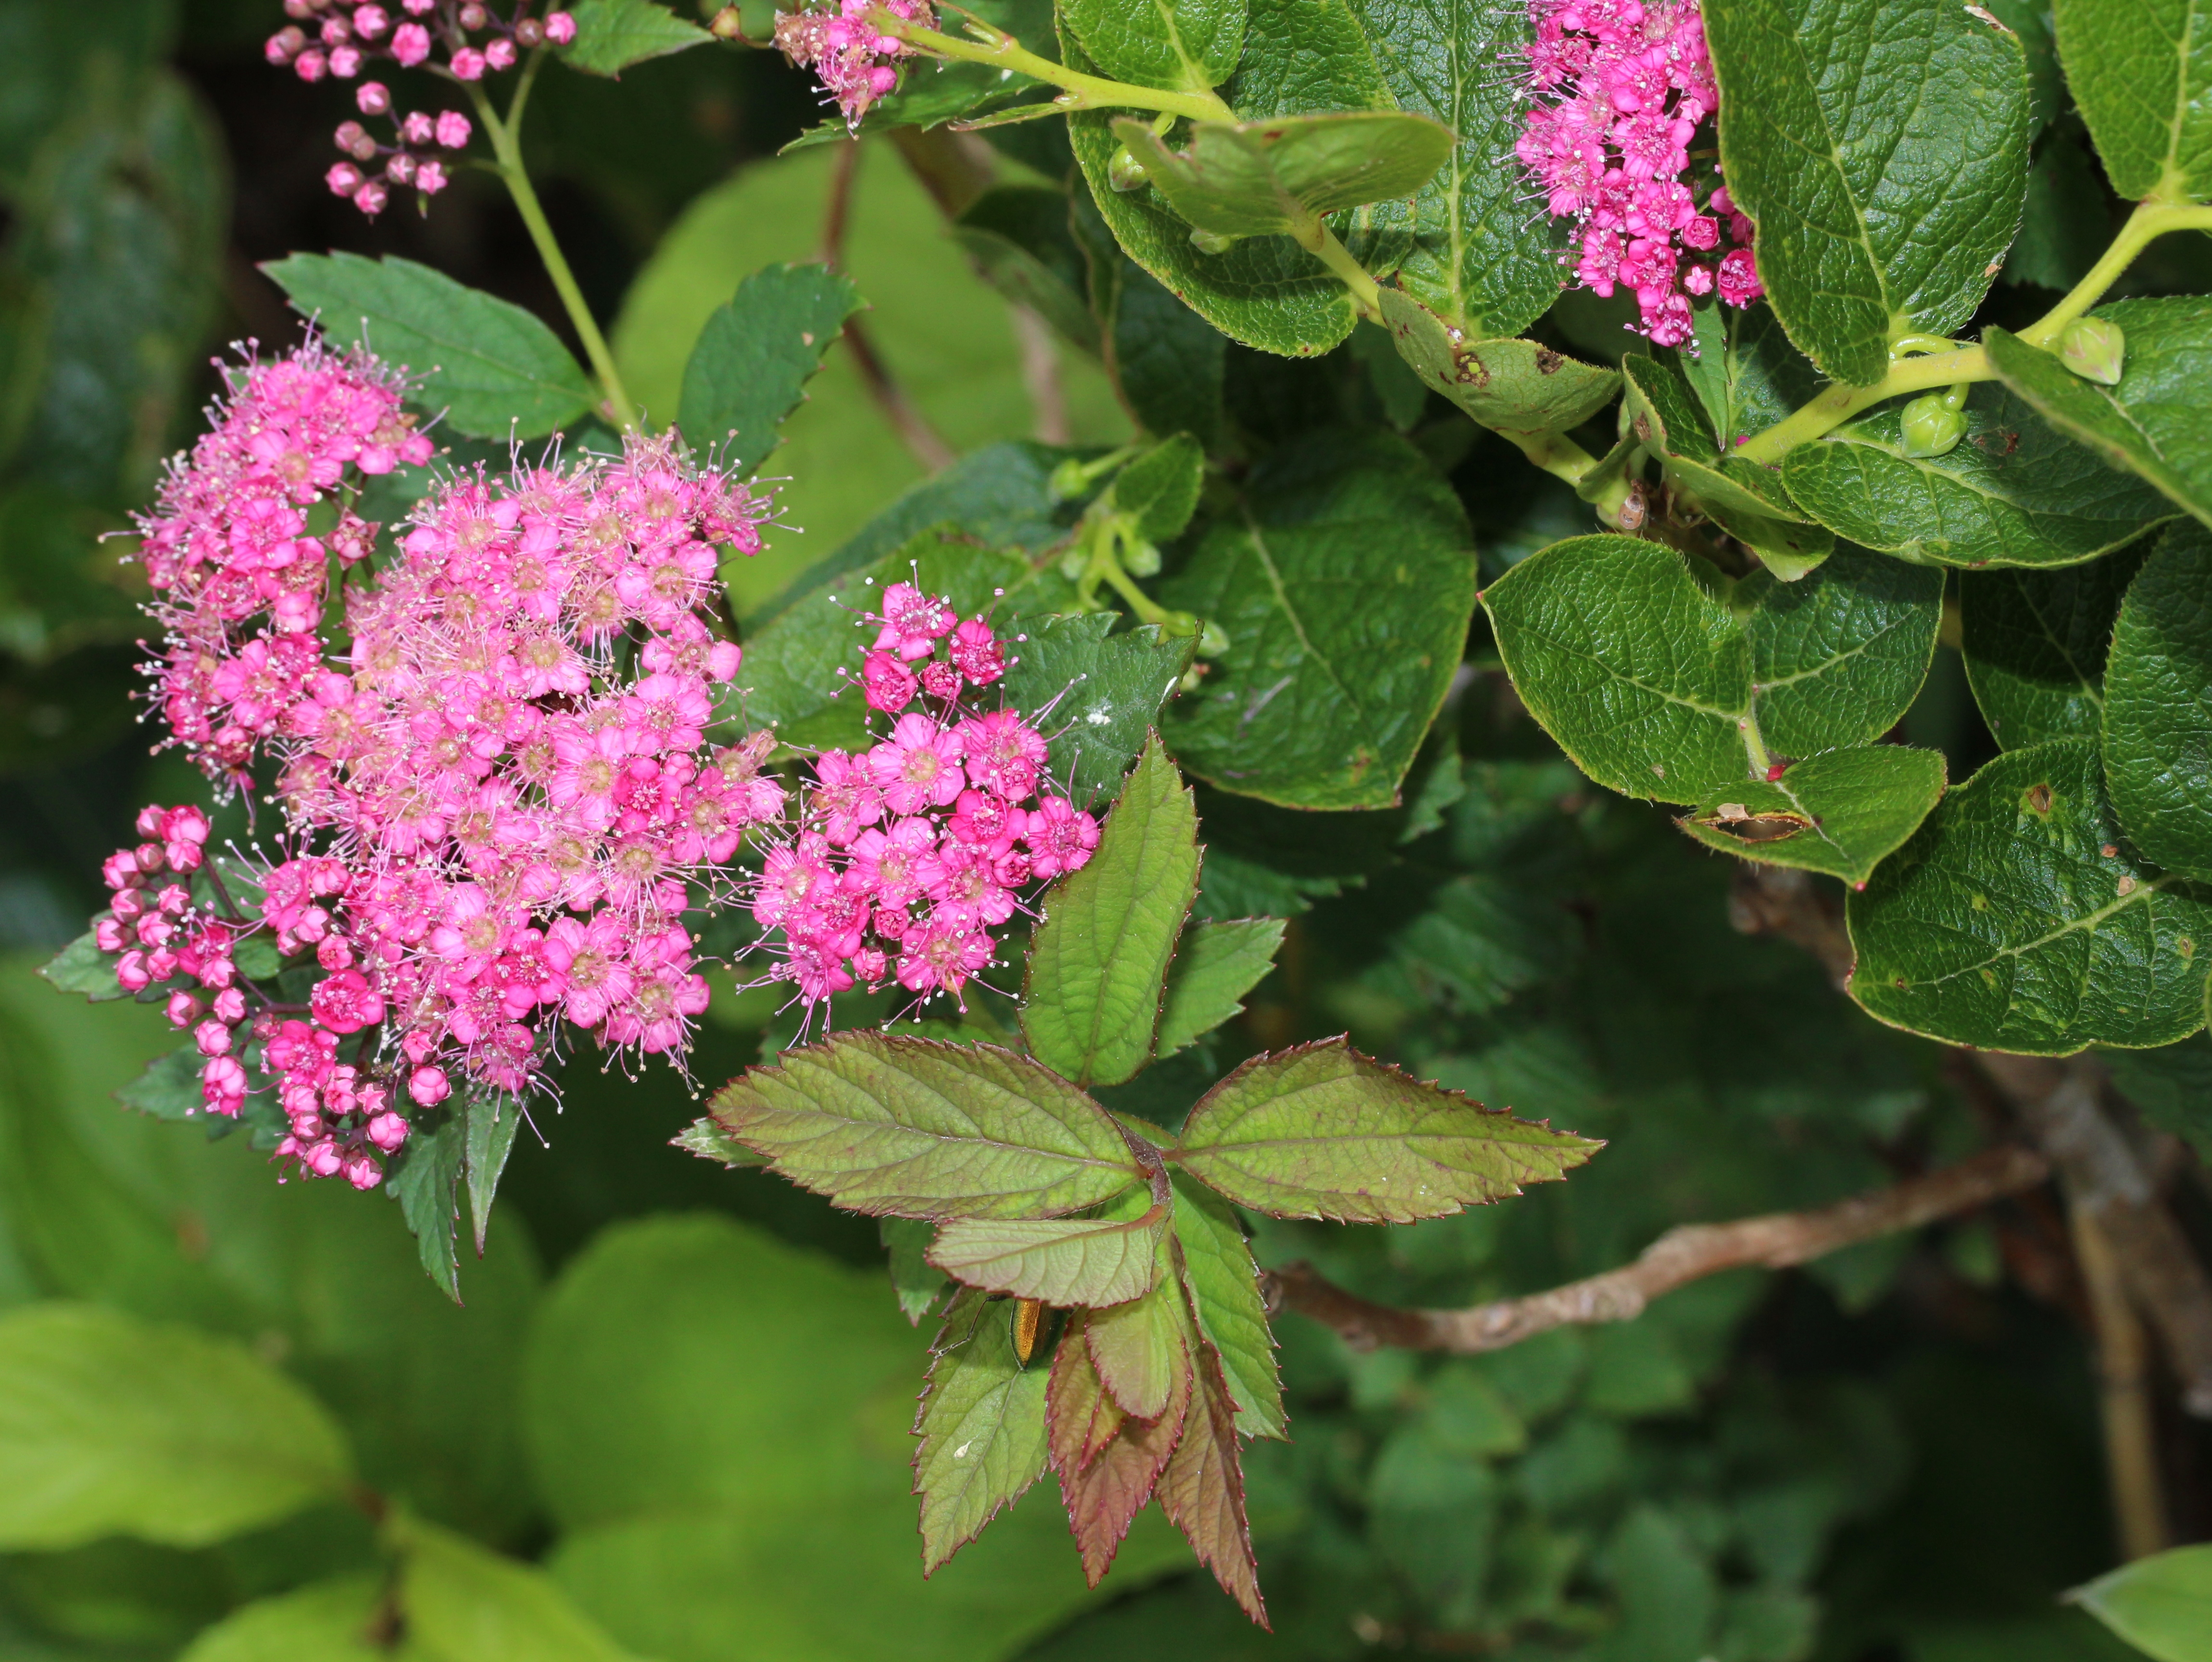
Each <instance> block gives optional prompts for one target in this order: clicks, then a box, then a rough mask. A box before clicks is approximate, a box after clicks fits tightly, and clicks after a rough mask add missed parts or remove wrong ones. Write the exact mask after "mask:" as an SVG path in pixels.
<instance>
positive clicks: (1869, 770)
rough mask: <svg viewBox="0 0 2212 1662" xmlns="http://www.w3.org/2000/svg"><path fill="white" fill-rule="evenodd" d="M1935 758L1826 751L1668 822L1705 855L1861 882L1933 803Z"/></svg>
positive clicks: (1868, 748) (1938, 766)
mask: <svg viewBox="0 0 2212 1662" xmlns="http://www.w3.org/2000/svg"><path fill="white" fill-rule="evenodd" d="M1943 779H1944V773H1943V754H1942V752H1941V751H1933V750H1907V749H1906V748H1905V746H1902V745H1863V746H1857V747H1855V748H1853V749H1850V750H1832V751H1826V752H1822V753H1821V754H1820V755H1818V756H1808V757H1807V758H1805V759H1804V760H1803V761H1802V762H1796V763H1793V764H1790V769H1789V770H1788V771H1787V772H1785V773H1784V774H1783V776H1781V777H1780V778H1779V779H1777V780H1775V781H1774V782H1771V783H1769V782H1766V781H1765V780H1760V779H1754V780H1749V781H1747V782H1744V783H1742V784H1740V785H1737V786H1735V788H1734V789H1733V791H1732V792H1731V794H1730V800H1729V801H1726V802H1720V801H1711V802H1706V803H1704V804H1702V805H1700V807H1699V809H1698V811H1697V812H1696V813H1692V814H1688V815H1686V816H1685V817H1683V818H1682V819H1678V820H1676V821H1675V822H1674V823H1675V824H1676V825H1680V827H1681V828H1682V829H1683V830H1684V831H1687V832H1688V833H1689V834H1690V835H1691V836H1692V837H1695V838H1696V839H1697V840H1698V841H1699V842H1700V843H1704V844H1705V846H1706V847H1707V848H1712V849H1725V850H1726V851H1727V852H1729V853H1730V854H1739V855H1742V856H1743V857H1744V858H1745V859H1747V860H1756V861H1760V862H1761V863H1763V864H1765V865H1770V866H1796V867H1799V868H1802V869H1803V870H1806V871H1814V872H1826V873H1827V874H1829V875H1830V876H1832V877H1840V878H1842V879H1843V880H1844V881H1845V882H1846V883H1863V882H1864V881H1865V880H1866V879H1867V877H1868V876H1869V874H1871V873H1872V872H1873V870H1874V868H1875V867H1876V866H1878V865H1880V864H1881V862H1882V861H1884V860H1885V859H1887V858H1888V856H1889V855H1892V854H1893V853H1894V852H1895V851H1896V850H1897V849H1899V848H1901V847H1903V846H1904V844H1905V838H1907V837H1911V835H1912V833H1913V832H1914V831H1917V830H1918V829H1919V826H1920V822H1921V821H1922V820H1923V819H1926V818H1927V817H1928V813H1929V809H1931V808H1933V807H1935V806H1936V800H1937V799H1938V798H1940V797H1941V796H1942V794H1943Z"/></svg>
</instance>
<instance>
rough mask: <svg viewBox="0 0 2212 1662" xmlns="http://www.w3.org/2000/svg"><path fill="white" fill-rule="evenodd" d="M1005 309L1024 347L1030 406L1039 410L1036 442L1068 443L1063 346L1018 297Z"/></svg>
mask: <svg viewBox="0 0 2212 1662" xmlns="http://www.w3.org/2000/svg"><path fill="white" fill-rule="evenodd" d="M1006 309H1007V311H1008V312H1009V313H1011V314H1012V316H1013V320H1014V339H1015V340H1016V342H1017V343H1018V344H1019V345H1020V347H1021V349H1022V384H1023V385H1024V387H1028V388H1029V393H1030V408H1031V409H1032V410H1034V411H1036V429H1035V431H1036V439H1037V442H1038V443H1040V444H1066V442H1067V439H1068V427H1067V394H1066V390H1065V389H1063V388H1062V387H1061V386H1060V349H1059V348H1058V347H1057V346H1056V345H1054V344H1053V338H1052V326H1051V325H1050V324H1048V323H1047V322H1046V321H1045V320H1043V319H1042V317H1039V316H1038V315H1037V314H1036V311H1035V310H1034V309H1033V308H1031V307H1027V306H1024V305H1022V304H1021V303H1020V302H1019V301H1015V302H1012V303H1011V304H1009V305H1008V307H1006Z"/></svg>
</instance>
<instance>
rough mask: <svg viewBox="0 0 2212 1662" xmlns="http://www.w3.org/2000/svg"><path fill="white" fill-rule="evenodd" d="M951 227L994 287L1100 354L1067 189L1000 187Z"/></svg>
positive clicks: (1071, 339) (1083, 347)
mask: <svg viewBox="0 0 2212 1662" xmlns="http://www.w3.org/2000/svg"><path fill="white" fill-rule="evenodd" d="M951 230H952V236H953V240H955V241H957V242H958V243H959V245H960V246H961V247H963V249H965V250H966V251H967V253H968V257H969V259H973V260H974V261H975V265H976V266H977V268H978V269H979V270H980V271H981V272H982V273H983V275H984V276H985V277H987V278H988V279H989V281H990V283H991V286H992V287H993V288H994V289H997V290H998V291H999V292H1000V294H1002V295H1006V298H1007V299H1009V300H1012V301H1019V302H1020V303H1021V304H1022V305H1024V306H1027V307H1030V309H1031V310H1033V311H1034V312H1036V314H1037V315H1038V316H1039V317H1042V319H1043V320H1045V321H1046V322H1047V323H1049V324H1050V325H1052V326H1053V327H1054V328H1055V329H1057V330H1058V331H1059V332H1060V334H1061V336H1062V337H1063V338H1065V339H1066V340H1067V341H1068V342H1069V343H1070V344H1073V345H1074V346H1077V347H1079V348H1080V349H1081V350H1084V351H1086V352H1090V353H1092V354H1096V353H1097V352H1098V350H1099V345H1100V343H1099V334H1098V320H1097V317H1096V316H1094V315H1093V314H1092V312H1091V305H1090V302H1089V301H1088V300H1087V299H1086V298H1085V296H1086V295H1087V294H1088V292H1089V289H1090V272H1089V270H1088V268H1087V266H1086V265H1085V259H1084V253H1083V249H1082V247H1080V245H1079V244H1078V243H1077V241H1076V240H1075V235H1074V233H1073V231H1072V230H1071V229H1070V228H1069V226H1068V199H1067V192H1066V191H1064V190H1051V189H1048V188H1046V187H1045V186H1037V185H1001V186H997V187H996V188H995V189H993V190H988V191H986V192H983V194H982V195H981V196H980V197H978V198H975V201H973V202H971V203H969V204H968V206H967V207H965V208H963V210H961V212H960V216H959V217H958V218H957V219H956V220H954V221H953V222H952V227H951ZM1118 253H1119V251H1118V250H1117V251H1116V254H1117V257H1118Z"/></svg>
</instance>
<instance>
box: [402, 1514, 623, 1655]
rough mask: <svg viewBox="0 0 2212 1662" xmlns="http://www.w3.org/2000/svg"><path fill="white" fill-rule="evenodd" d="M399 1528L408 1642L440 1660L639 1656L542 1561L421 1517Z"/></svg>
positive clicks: (407, 1521) (409, 1520)
mask: <svg viewBox="0 0 2212 1662" xmlns="http://www.w3.org/2000/svg"><path fill="white" fill-rule="evenodd" d="M393 1533H394V1535H395V1536H396V1537H397V1540H398V1545H399V1546H400V1548H401V1550H402V1554H403V1556H402V1560H401V1568H400V1573H399V1604H400V1609H401V1610H402V1611H403V1612H404V1614H405V1616H406V1622H407V1638H408V1641H409V1645H410V1648H415V1647H419V1648H420V1649H421V1650H422V1652H423V1653H425V1654H426V1655H428V1656H430V1657H434V1658H437V1659H440V1662H446V1659H453V1662H461V1659H463V1658H465V1659H467V1662H636V1659H635V1658H633V1657H632V1656H631V1654H630V1653H629V1652H628V1651H626V1650H624V1649H623V1647H621V1646H620V1645H618V1644H617V1643H616V1642H615V1641H613V1640H612V1639H611V1638H610V1637H609V1636H608V1635H607V1633H606V1631H605V1629H603V1628H601V1627H600V1626H599V1623H598V1622H594V1621H592V1618H591V1617H590V1616H586V1615H585V1614H584V1612H583V1611H582V1610H579V1609H577V1608H576V1605H575V1604H574V1601H572V1600H571V1599H570V1598H569V1597H568V1594H567V1593H566V1592H562V1589H561V1585H560V1583H558V1582H557V1581H556V1580H554V1579H553V1578H552V1577H551V1576H550V1575H548V1574H546V1573H545V1572H544V1570H542V1569H539V1568H538V1567H537V1566H536V1565H534V1564H526V1563H522V1562H520V1561H518V1560H516V1559H513V1558H508V1557H506V1556H503V1555H501V1554H499V1553H496V1552H492V1551H489V1550H487V1549H485V1548H483V1547H480V1546H478V1545H477V1543H475V1542H473V1541H471V1540H469V1539H467V1538H466V1537H463V1536H459V1535H456V1534H453V1532H451V1531H447V1530H442V1529H440V1528H439V1527H437V1525H435V1524H428V1523H424V1522H422V1520H421V1519H414V1518H409V1519H405V1520H404V1522H403V1523H402V1524H401V1525H399V1526H398V1528H397V1529H395V1530H394V1531H393Z"/></svg>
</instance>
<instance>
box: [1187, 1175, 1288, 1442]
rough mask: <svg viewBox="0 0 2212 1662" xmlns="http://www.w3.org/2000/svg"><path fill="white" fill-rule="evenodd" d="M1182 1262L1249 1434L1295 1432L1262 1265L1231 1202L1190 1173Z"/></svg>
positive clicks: (1202, 1325) (1194, 1308) (1202, 1327)
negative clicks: (1263, 1294)
mask: <svg viewBox="0 0 2212 1662" xmlns="http://www.w3.org/2000/svg"><path fill="white" fill-rule="evenodd" d="M1174 1182H1175V1197H1176V1210H1175V1236H1176V1264H1177V1266H1178V1268H1179V1269H1181V1271H1182V1285H1183V1291H1184V1292H1186V1293H1188V1294H1189V1295H1190V1306H1191V1313H1192V1314H1193V1315H1194V1316H1195V1317H1196V1318H1197V1320H1198V1330H1199V1331H1200V1333H1201V1334H1202V1335H1204V1336H1205V1339H1206V1343H1207V1344H1208V1345H1210V1346H1212V1349H1213V1354H1214V1355H1215V1357H1216V1358H1217V1359H1218V1361H1220V1364H1221V1372H1222V1376H1223V1379H1224V1381H1225V1383H1226V1385H1228V1388H1229V1394H1230V1396H1231V1397H1232V1398H1234V1399H1235V1401H1236V1403H1237V1430H1238V1431H1240V1432H1242V1433H1243V1434H1244V1435H1245V1436H1247V1437H1287V1436H1288V1435H1289V1426H1290V1421H1289V1417H1288V1416H1287V1415H1285V1413H1284V1411H1283V1383H1282V1378H1281V1375H1280V1374H1279V1373H1277V1371H1276V1368H1275V1337H1274V1335H1273V1332H1272V1331H1271V1330H1269V1328H1268V1326H1267V1304H1266V1301H1265V1300H1262V1299H1261V1296H1260V1267H1259V1266H1258V1265H1257V1264H1255V1263H1253V1262H1252V1249H1251V1248H1250V1247H1249V1246H1247V1245H1245V1244H1244V1231H1243V1228H1242V1227H1239V1226H1238V1224H1237V1214H1236V1213H1235V1212H1234V1211H1232V1210H1231V1208H1230V1206H1229V1204H1228V1202H1225V1201H1224V1200H1223V1199H1222V1198H1221V1196H1218V1195H1217V1194H1215V1193H1214V1192H1213V1191H1212V1190H1211V1189H1208V1188H1206V1186H1205V1185H1204V1184H1200V1183H1196V1182H1194V1181H1193V1180H1192V1179H1191V1178H1188V1177H1187V1176H1185V1175H1184V1174H1183V1173H1182V1172H1176V1173H1175V1175H1174Z"/></svg>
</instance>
